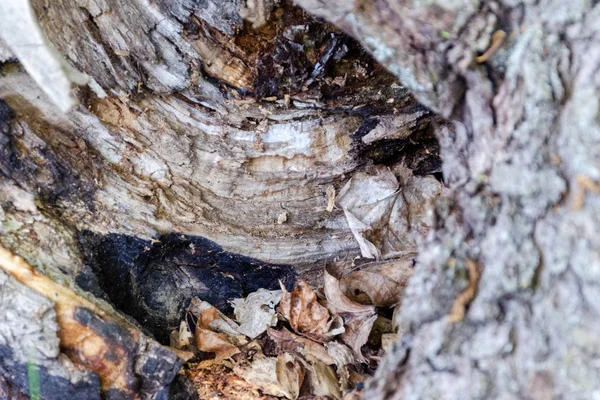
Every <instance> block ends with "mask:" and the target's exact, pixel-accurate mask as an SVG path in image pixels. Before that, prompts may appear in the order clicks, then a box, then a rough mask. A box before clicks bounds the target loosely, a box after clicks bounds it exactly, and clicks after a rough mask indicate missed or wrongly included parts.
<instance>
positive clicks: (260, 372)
mask: <svg viewBox="0 0 600 400" xmlns="http://www.w3.org/2000/svg"><path fill="white" fill-rule="evenodd" d="M233 372H235V373H236V374H237V375H238V376H240V377H242V378H243V379H244V380H245V381H246V382H248V383H250V384H252V385H254V386H256V387H258V388H259V389H260V390H261V391H262V392H263V393H265V394H268V395H271V396H276V397H285V396H286V395H287V393H286V391H284V390H283V388H282V387H281V385H280V384H279V382H278V380H277V359H276V358H274V357H265V356H264V355H262V354H257V355H255V356H254V357H253V359H252V361H251V362H250V363H242V364H237V365H235V366H234V367H233Z"/></svg>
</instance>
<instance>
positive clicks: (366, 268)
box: [340, 253, 416, 307]
mask: <svg viewBox="0 0 600 400" xmlns="http://www.w3.org/2000/svg"><path fill="white" fill-rule="evenodd" d="M415 256H416V254H414V253H413V254H409V255H407V256H404V257H401V258H398V259H394V260H389V261H384V262H374V263H368V264H365V265H362V266H361V267H360V269H359V270H356V271H353V272H351V273H349V274H347V275H344V276H343V277H342V278H341V279H340V289H341V290H342V292H343V293H344V294H345V295H346V296H347V297H348V298H349V299H351V300H354V301H356V302H358V303H361V304H372V305H374V306H378V307H393V306H395V305H396V304H399V303H400V301H401V300H402V295H403V291H404V288H405V287H406V285H407V284H408V280H409V279H410V277H411V276H412V273H413V263H414V262H413V260H414V257H415Z"/></svg>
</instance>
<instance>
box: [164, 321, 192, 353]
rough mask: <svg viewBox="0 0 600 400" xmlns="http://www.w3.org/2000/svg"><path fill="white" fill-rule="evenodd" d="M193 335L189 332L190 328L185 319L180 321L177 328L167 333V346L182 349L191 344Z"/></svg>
mask: <svg viewBox="0 0 600 400" xmlns="http://www.w3.org/2000/svg"><path fill="white" fill-rule="evenodd" d="M193 339H194V335H192V332H190V328H189V327H188V324H187V323H186V322H185V321H181V324H179V329H174V330H173V331H172V332H171V334H170V335H169V346H171V347H173V348H175V349H183V348H184V347H186V346H189V345H191V344H192V340H193Z"/></svg>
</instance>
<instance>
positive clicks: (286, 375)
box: [275, 353, 304, 400]
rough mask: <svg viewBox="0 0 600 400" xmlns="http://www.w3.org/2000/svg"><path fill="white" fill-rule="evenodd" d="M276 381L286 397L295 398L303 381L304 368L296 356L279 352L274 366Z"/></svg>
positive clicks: (293, 399)
mask: <svg viewBox="0 0 600 400" xmlns="http://www.w3.org/2000/svg"><path fill="white" fill-rule="evenodd" d="M275 370H276V374H277V381H278V382H279V384H280V385H281V388H282V389H284V391H285V392H286V397H287V398H288V399H292V400H296V399H297V398H298V396H299V395H300V388H301V387H302V383H303V382H304V368H303V367H302V364H301V363H300V362H299V361H298V360H297V357H295V356H294V355H292V354H290V353H281V354H279V356H278V357H277V364H276V366H275Z"/></svg>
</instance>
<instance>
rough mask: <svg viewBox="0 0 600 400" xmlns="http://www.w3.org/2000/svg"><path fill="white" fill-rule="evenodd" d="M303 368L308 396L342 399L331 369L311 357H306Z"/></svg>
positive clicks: (338, 385) (335, 377)
mask: <svg viewBox="0 0 600 400" xmlns="http://www.w3.org/2000/svg"><path fill="white" fill-rule="evenodd" d="M304 368H305V370H306V377H307V381H308V387H309V388H310V394H312V395H315V396H327V397H328V398H331V399H341V398H342V391H341V389H340V384H339V382H338V378H337V375H336V374H335V371H334V370H333V368H331V367H330V366H329V365H327V364H325V363H324V362H322V361H321V360H318V359H316V358H314V357H311V356H307V361H304Z"/></svg>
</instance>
